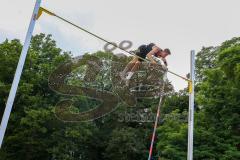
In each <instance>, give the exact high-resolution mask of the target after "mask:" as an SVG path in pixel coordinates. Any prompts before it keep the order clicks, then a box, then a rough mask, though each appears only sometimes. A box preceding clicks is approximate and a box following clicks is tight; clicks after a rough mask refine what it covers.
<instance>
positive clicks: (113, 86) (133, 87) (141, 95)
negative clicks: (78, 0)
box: [49, 41, 165, 122]
mask: <svg viewBox="0 0 240 160" xmlns="http://www.w3.org/2000/svg"><path fill="white" fill-rule="evenodd" d="M123 42H124V43H128V42H125V41H123ZM123 42H122V43H121V44H120V45H121V46H120V47H124V43H123ZM131 45H132V44H131V43H128V46H126V47H128V48H129V47H131ZM105 47H108V46H107V45H105ZM111 50H112V49H111ZM128 62H129V58H128V57H117V56H115V55H113V54H112V53H109V52H108V53H104V52H102V53H97V54H94V55H89V54H86V55H84V56H82V57H78V58H74V59H72V60H71V61H69V62H66V63H64V64H62V65H60V66H58V67H57V69H55V70H54V71H53V73H52V74H51V75H50V77H49V87H50V88H51V89H52V90H53V91H54V92H56V93H57V94H61V95H63V96H64V99H61V100H60V101H59V102H58V103H57V104H56V106H55V114H56V117H57V118H58V119H60V120H62V121H66V122H79V121H92V120H95V119H98V118H100V117H103V116H105V115H107V114H110V113H111V112H113V111H114V110H116V109H117V107H118V106H119V104H125V105H126V106H128V107H137V106H139V105H140V103H141V100H143V99H151V98H157V97H159V93H160V88H161V86H162V85H163V83H164V81H163V75H164V73H165V71H164V69H163V68H162V67H161V66H159V65H151V64H149V63H146V62H143V63H142V64H141V67H140V68H139V70H138V71H136V72H135V73H134V75H133V76H132V78H131V80H130V81H129V84H126V81H125V80H123V79H121V76H120V73H121V72H122V71H123V70H124V68H125V67H126V65H127V63H128ZM138 114H140V112H139V113H138Z"/></svg>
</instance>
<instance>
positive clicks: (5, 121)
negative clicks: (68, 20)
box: [0, 0, 42, 148]
mask: <svg viewBox="0 0 240 160" xmlns="http://www.w3.org/2000/svg"><path fill="white" fill-rule="evenodd" d="M41 1H42V0H36V2H35V7H34V10H33V14H32V18H31V21H30V24H29V27H28V31H27V35H26V38H25V42H24V45H23V48H22V52H21V55H20V58H19V61H18V65H17V69H16V72H15V75H14V79H13V83H12V87H11V90H10V93H9V96H8V100H7V104H6V107H5V110H4V114H3V117H2V122H1V126H0V148H1V146H2V142H3V138H4V134H5V131H6V128H7V124H8V120H9V117H10V114H11V110H12V106H13V102H14V99H15V96H16V92H17V88H18V84H19V81H20V78H21V74H22V70H23V66H24V63H25V60H26V56H27V52H28V48H29V44H30V41H31V38H32V32H33V29H34V26H35V23H36V18H37V15H38V10H39V8H40V4H41Z"/></svg>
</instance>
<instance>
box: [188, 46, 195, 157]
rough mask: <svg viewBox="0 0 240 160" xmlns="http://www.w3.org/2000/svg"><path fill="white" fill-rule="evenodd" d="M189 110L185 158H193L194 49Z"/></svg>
mask: <svg viewBox="0 0 240 160" xmlns="http://www.w3.org/2000/svg"><path fill="white" fill-rule="evenodd" d="M190 61H191V62H190V80H191V83H190V85H189V87H191V89H190V91H189V110H188V153H187V160H193V128H194V79H195V51H194V50H192V51H191V56H190Z"/></svg>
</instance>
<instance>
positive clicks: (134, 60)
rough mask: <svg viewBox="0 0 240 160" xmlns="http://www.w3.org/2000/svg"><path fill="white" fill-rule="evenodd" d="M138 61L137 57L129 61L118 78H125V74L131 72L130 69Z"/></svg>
mask: <svg viewBox="0 0 240 160" xmlns="http://www.w3.org/2000/svg"><path fill="white" fill-rule="evenodd" d="M137 61H138V58H137V57H134V58H133V60H131V61H130V62H129V63H128V64H127V66H126V67H125V68H124V70H123V71H122V72H121V74H120V76H121V78H123V77H125V75H126V73H127V72H129V71H131V70H132V68H133V67H134V66H135V63H136V62H137Z"/></svg>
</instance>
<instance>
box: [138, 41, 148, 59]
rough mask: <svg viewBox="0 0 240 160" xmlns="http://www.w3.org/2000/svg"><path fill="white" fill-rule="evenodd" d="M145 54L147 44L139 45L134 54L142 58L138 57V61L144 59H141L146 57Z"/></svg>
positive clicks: (146, 52)
mask: <svg viewBox="0 0 240 160" xmlns="http://www.w3.org/2000/svg"><path fill="white" fill-rule="evenodd" d="M147 54H148V51H147V45H141V46H140V47H138V50H137V53H136V55H137V56H138V57H141V58H142V59H141V58H138V60H139V61H141V62H142V61H144V60H143V59H145V58H146V56H147Z"/></svg>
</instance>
